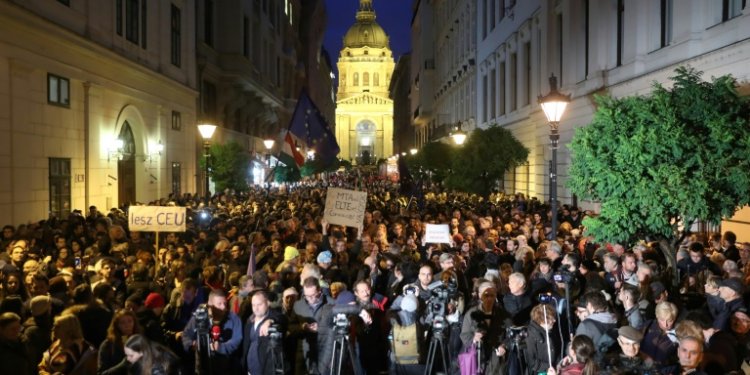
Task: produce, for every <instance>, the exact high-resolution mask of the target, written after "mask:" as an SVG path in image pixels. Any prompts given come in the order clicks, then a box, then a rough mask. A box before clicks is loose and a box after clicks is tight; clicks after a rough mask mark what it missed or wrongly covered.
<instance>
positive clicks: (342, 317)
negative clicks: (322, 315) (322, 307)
mask: <svg viewBox="0 0 750 375" xmlns="http://www.w3.org/2000/svg"><path fill="white" fill-rule="evenodd" d="M332 311H333V328H334V330H335V332H336V333H344V334H345V333H347V332H348V329H349V325H350V323H349V317H350V316H355V315H358V314H359V313H360V312H361V311H362V307H360V306H358V305H335V306H333V310H332Z"/></svg>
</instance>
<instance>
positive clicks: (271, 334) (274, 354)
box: [242, 290, 288, 375]
mask: <svg viewBox="0 0 750 375" xmlns="http://www.w3.org/2000/svg"><path fill="white" fill-rule="evenodd" d="M251 304H252V308H253V314H252V315H251V316H250V318H249V319H248V320H247V322H246V324H245V334H244V339H243V342H242V353H243V357H242V368H243V372H242V373H243V374H250V375H270V374H275V373H276V370H282V371H283V370H284V368H286V367H287V364H286V363H285V361H286V360H288V359H285V358H283V356H282V355H281V352H282V348H281V346H282V343H281V339H282V335H283V332H284V331H285V329H284V328H282V327H284V325H285V324H284V323H285V321H286V319H285V318H284V315H283V314H282V313H281V312H279V311H276V310H273V309H271V308H270V303H269V300H268V294H267V293H266V292H265V291H263V290H259V291H256V292H255V293H254V294H253V296H252V297H251ZM277 366H281V367H282V368H281V369H278V368H276V367H277Z"/></svg>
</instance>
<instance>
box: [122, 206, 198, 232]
mask: <svg viewBox="0 0 750 375" xmlns="http://www.w3.org/2000/svg"><path fill="white" fill-rule="evenodd" d="M186 221H187V213H186V210H185V207H176V206H173V207H162V206H130V209H129V210H128V228H129V229H130V230H134V231H138V232H184V231H185V223H186Z"/></svg>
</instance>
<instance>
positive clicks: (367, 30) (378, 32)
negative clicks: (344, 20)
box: [344, 0, 388, 48]
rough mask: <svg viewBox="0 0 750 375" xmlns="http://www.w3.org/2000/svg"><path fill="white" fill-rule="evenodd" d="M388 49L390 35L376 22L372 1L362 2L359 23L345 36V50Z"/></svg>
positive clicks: (365, 0) (358, 14) (362, 0)
mask: <svg viewBox="0 0 750 375" xmlns="http://www.w3.org/2000/svg"><path fill="white" fill-rule="evenodd" d="M361 47H371V48H388V35H386V34H385V31H384V30H383V28H382V27H380V25H378V23H377V22H375V10H374V9H373V7H372V0H360V1H359V11H357V22H355V23H354V25H352V27H351V28H349V31H347V32H346V35H345V36H344V48H361Z"/></svg>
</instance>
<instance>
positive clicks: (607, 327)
mask: <svg viewBox="0 0 750 375" xmlns="http://www.w3.org/2000/svg"><path fill="white" fill-rule="evenodd" d="M589 322H591V324H593V325H594V327H596V330H597V331H599V338H598V339H596V342H594V349H596V354H597V356H598V358H601V357H603V356H604V355H605V354H607V353H609V352H610V351H611V350H612V349H613V348H616V347H617V345H616V344H617V337H618V336H619V333H618V332H617V329H618V327H617V324H607V323H602V322H598V321H596V320H589Z"/></svg>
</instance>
